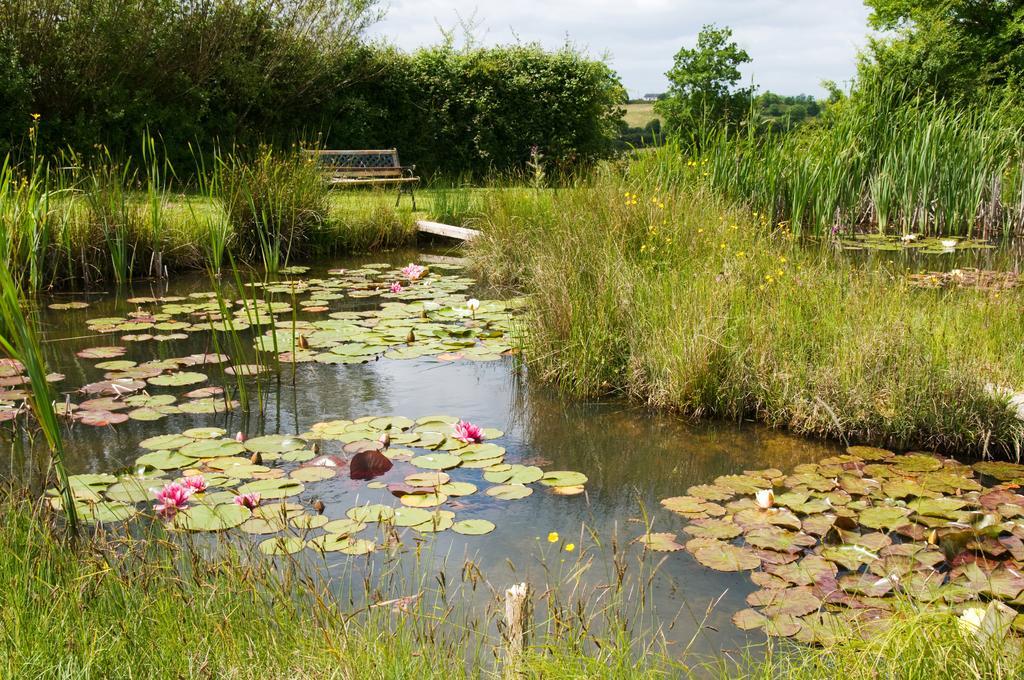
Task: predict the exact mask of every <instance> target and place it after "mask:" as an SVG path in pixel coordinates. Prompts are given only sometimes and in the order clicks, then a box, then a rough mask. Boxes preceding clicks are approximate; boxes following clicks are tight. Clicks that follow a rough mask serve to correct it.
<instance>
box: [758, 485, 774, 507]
mask: <svg viewBox="0 0 1024 680" xmlns="http://www.w3.org/2000/svg"><path fill="white" fill-rule="evenodd" d="M754 501H755V502H756V503H757V507H759V508H761V509H762V510H767V509H768V508H770V507H772V506H773V505H775V492H774V491H772V490H771V489H761V490H759V491H758V492H757V493H756V494H754Z"/></svg>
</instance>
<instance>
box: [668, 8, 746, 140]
mask: <svg viewBox="0 0 1024 680" xmlns="http://www.w3.org/2000/svg"><path fill="white" fill-rule="evenodd" d="M749 62H750V55H749V54H747V52H746V50H743V49H742V48H740V46H739V45H737V44H736V42H735V41H734V40H733V39H732V29H730V28H728V27H719V26H715V25H714V24H707V25H705V26H704V27H703V28H702V29H701V31H700V34H699V35H698V36H697V44H696V46H695V47H693V48H687V47H684V48H682V49H681V50H679V52H678V53H677V54H676V56H675V63H674V65H673V66H672V68H671V69H670V70H669V71H668V73H666V74H665V75H666V76H667V77H668V80H669V90H668V92H667V96H666V97H665V98H664V99H662V100H660V101H658V102H657V103H656V104H655V110H656V111H657V112H658V113H659V114H661V115H662V116H664V117H665V121H666V124H667V126H668V127H669V128H670V129H681V128H684V127H686V126H688V125H694V124H697V123H699V122H700V121H703V120H709V121H712V122H727V121H729V120H738V119H739V118H741V117H742V116H743V114H744V112H745V109H746V106H747V105H748V104H749V98H750V95H751V94H752V93H753V88H752V87H748V88H738V87H737V83H739V81H740V78H741V77H742V75H741V74H740V69H739V67H740V66H741V65H743V64H746V63H749Z"/></svg>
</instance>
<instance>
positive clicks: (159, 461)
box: [135, 450, 195, 470]
mask: <svg viewBox="0 0 1024 680" xmlns="http://www.w3.org/2000/svg"><path fill="white" fill-rule="evenodd" d="M193 463H195V459H194V458H191V457H189V456H183V455H181V454H180V453H178V452H177V451H167V450H164V451H153V452H152V453H147V454H144V455H142V456H139V457H138V458H136V459H135V464H136V465H137V466H138V465H141V466H143V467H153V468H156V469H158V470H178V469H180V468H183V467H185V466H187V465H192V464H193Z"/></svg>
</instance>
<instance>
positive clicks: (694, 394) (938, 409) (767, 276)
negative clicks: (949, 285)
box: [473, 173, 1024, 455]
mask: <svg viewBox="0 0 1024 680" xmlns="http://www.w3.org/2000/svg"><path fill="white" fill-rule="evenodd" d="M488 214H489V217H488V219H487V220H486V222H485V223H484V224H483V225H482V226H483V235H482V237H481V238H480V239H478V240H476V241H474V242H473V250H474V255H475V258H476V262H477V264H478V266H479V268H480V269H481V270H482V271H483V272H484V273H485V274H487V275H489V276H490V277H491V278H492V279H493V280H496V281H504V282H507V283H512V284H514V285H517V286H518V287H519V288H520V289H521V290H522V291H523V292H525V293H527V294H529V295H530V296H531V302H532V304H531V306H530V313H529V316H528V319H527V333H526V338H527V344H528V351H527V352H526V354H525V356H526V357H527V361H529V362H530V363H531V364H532V368H533V370H534V375H536V376H538V377H540V378H542V379H546V380H548V381H551V382H553V383H555V384H557V385H559V386H561V387H562V388H563V389H565V390H566V391H567V392H569V393H572V394H575V395H580V396H586V395H600V394H621V395H624V396H628V397H630V398H633V399H637V400H640V401H643V402H645V403H648V404H650V405H652V406H656V407H661V408H668V409H674V410H677V411H679V412H682V413H686V414H690V415H693V416H716V417H724V418H731V419H747V418H753V419H757V420H760V421H763V422H766V423H768V424H770V425H773V426H776V427H784V428H788V429H790V430H793V431H795V432H798V433H804V434H810V435H821V436H828V437H836V438H848V439H850V440H856V441H859V442H871V443H876V444H882V445H885V446H893V447H898V448H917V447H920V448H926V449H929V450H933V449H940V450H946V451H952V452H956V453H974V454H985V453H989V454H997V453H1004V454H1005V453H1009V454H1013V455H1015V454H1016V453H1017V451H1019V446H1020V442H1021V437H1022V432H1024V429H1022V421H1020V420H1019V419H1018V418H1017V417H1016V415H1015V413H1014V412H1012V411H1011V410H1010V409H1009V408H1007V405H1006V399H1005V398H1003V397H1001V396H993V394H992V393H991V389H990V388H989V387H988V386H989V385H990V384H991V385H999V386H1004V387H1008V388H1012V389H1013V390H1022V389H1024V346H1022V345H1021V343H1020V341H1019V339H1020V338H1021V337H1022V336H1024V317H1022V316H1021V315H1020V314H1019V308H1020V304H1021V302H1024V296H1022V293H1020V292H1017V291H1010V292H1004V293H1001V294H999V295H997V294H995V293H989V292H979V291H973V290H958V289H953V290H948V291H943V290H922V289H916V288H913V287H911V285H910V283H909V282H908V281H907V280H906V278H905V276H904V272H902V271H901V270H900V269H898V268H897V267H894V266H887V265H885V264H881V265H879V264H877V263H871V264H864V265H861V264H858V263H857V262H855V261H853V260H851V259H848V258H845V257H841V256H838V255H837V254H836V253H835V252H834V251H832V250H831V249H830V248H829V247H827V246H822V247H818V246H815V245H813V244H810V245H807V244H804V245H801V244H800V243H799V242H798V241H797V239H795V238H794V237H793V236H792V233H791V232H789V231H788V230H785V229H778V228H773V226H772V225H771V224H770V223H769V222H768V221H767V220H766V219H764V218H763V217H762V216H761V215H760V214H758V215H754V214H752V213H751V212H748V211H746V210H740V209H736V208H730V207H729V206H728V204H727V203H726V202H724V201H723V200H722V199H721V198H720V197H719V196H718V195H717V193H716V192H715V191H714V190H713V189H709V188H706V187H705V188H700V187H698V188H693V187H678V186H677V187H676V188H674V189H671V190H659V189H658V187H657V186H656V185H653V184H651V183H640V182H638V181H636V180H633V179H630V178H625V179H624V178H622V177H621V176H619V175H613V174H610V173H609V174H608V175H606V176H605V177H603V178H600V179H598V180H597V181H596V182H595V183H594V184H593V185H592V186H587V187H580V188H575V189H565V190H560V191H559V192H557V193H548V194H538V195H536V196H535V197H534V198H533V199H525V198H524V197H522V196H517V197H516V200H514V201H509V200H504V197H502V196H500V195H499V196H496V197H495V198H494V200H492V202H491V205H490V208H489V211H488Z"/></svg>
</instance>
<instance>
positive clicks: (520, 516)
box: [4, 253, 835, 651]
mask: <svg viewBox="0 0 1024 680" xmlns="http://www.w3.org/2000/svg"><path fill="white" fill-rule="evenodd" d="M415 257H416V256H415V255H414V254H410V253H396V254H394V255H392V256H391V257H390V258H387V257H385V258H382V256H380V255H375V256H373V261H382V259H384V260H390V261H392V262H395V263H404V262H407V261H409V260H410V259H415ZM363 261H364V262H368V261H370V260H363ZM341 264H342V265H344V266H355V265H356V263H353V262H352V261H347V262H345V263H341ZM331 266H339V263H331ZM318 273H319V272H316V271H314V272H311V273H310V276H314V275H317V274H318ZM209 286H210V284H209V282H208V281H204V280H203V279H201V278H192V279H187V280H182V281H179V282H174V283H172V284H171V286H170V292H171V293H173V294H183V293H187V292H190V291H201V290H208V289H209ZM155 292H160V291H155ZM140 294H151V293H150V292H149V291H148V290H146V291H143V290H140V288H139V287H136V289H135V290H134V291H133V292H132V293H130V294H124V293H122V294H121V295H120V296H119V297H120V299H121V300H123V299H124V298H125V297H131V295H140ZM91 301H92V302H93V304H92V306H91V307H90V308H88V309H86V310H80V311H70V312H61V313H51V312H50V311H49V310H43V312H42V320H43V323H44V326H45V329H46V334H47V340H48V343H47V352H48V354H49V356H50V359H51V360H52V361H53V366H52V368H53V370H58V371H60V372H63V373H65V374H66V375H67V379H66V380H65V381H64V382H63V383H61V384H60V387H61V388H62V389H72V388H74V387H77V386H79V385H82V384H85V383H87V382H90V381H92V380H96V379H98V376H99V375H100V374H101V371H99V370H98V369H96V368H95V367H94V366H93V364H94V362H92V361H87V360H80V359H77V358H75V356H74V352H75V351H77V350H79V349H81V348H84V347H90V346H95V345H98V344H105V343H107V342H109V340H107V339H106V337H101V338H97V337H81V336H82V335H83V333H82V332H81V329H83V328H84V321H85V319H87V318H92V317H97V316H103V315H106V314H108V313H113V311H114V310H115V309H117V310H120V313H123V312H124V311H125V305H124V303H123V302H119V301H117V298H116V297H115V296H107V297H105V298H102V299H96V298H92V299H91ZM350 302H351V301H338V302H336V303H335V307H334V308H335V309H339V308H352V307H351V306H348V307H341V306H339V305H341V304H345V305H348V304H349V303H350ZM355 302H358V303H359V308H366V305H367V303H366V302H365V301H355ZM207 335H208V334H207V333H196V334H194V335H193V336H191V337H190V338H189V339H188V340H181V341H171V342H167V343H145V344H143V343H139V344H135V345H132V346H130V347H129V351H128V354H127V356H126V357H125V358H126V359H133V360H139V361H144V360H149V359H152V358H154V355H155V356H157V357H163V358H166V357H176V356H184V355H187V354H191V353H195V352H204V351H212V350H211V349H210V348H209V347H208V346H207V342H208V338H207V337H205V336H207ZM211 375H212V373H211ZM249 380H250V382H251V383H252V384H254V385H255V379H249ZM217 382H218V381H217V380H216V379H212V380H211V383H212V384H216V383H217ZM261 385H262V389H263V390H264V391H265V394H264V397H265V409H264V412H263V413H262V414H260V415H254V416H251V417H250V418H248V419H243V418H242V417H241V416H239V415H238V414H237V413H236V414H220V415H200V416H187V415H175V416H170V417H169V418H167V419H165V420H161V421H157V422H149V423H147V422H135V421H129V422H127V423H124V424H122V425H119V426H117V427H116V428H88V427H83V426H81V425H79V426H76V427H75V428H74V430H73V431H72V433H71V435H70V436H69V438H68V440H69V445H68V465H69V467H70V468H71V471H72V472H73V473H78V472H91V471H95V472H100V471H113V470H117V469H120V468H123V467H125V466H130V465H131V464H132V463H133V461H134V460H135V458H136V457H137V456H138V455H140V453H142V451H141V450H140V449H139V447H138V446H137V442H139V441H141V440H142V439H144V438H146V437H150V436H153V435H157V434H162V433H166V432H180V431H181V430H183V429H185V428H188V427H197V426H204V425H217V426H221V427H225V428H226V429H228V430H229V431H230V432H234V431H235V430H244V431H246V432H247V433H248V434H249V435H250V436H253V435H256V434H261V433H272V432H284V433H299V432H302V431H304V430H308V429H309V428H310V427H311V426H312V425H313V424H314V423H317V422H322V421H326V420H333V419H342V418H347V419H352V418H356V417H359V416H363V415H402V416H407V417H410V418H418V417H421V416H426V415H434V414H446V415H452V416H457V417H460V418H464V419H467V420H471V421H473V422H475V423H478V424H480V425H482V426H484V427H495V428H499V429H501V430H504V431H505V433H506V434H505V436H504V437H503V438H502V439H501V440H500V441H499V442H497V443H499V444H501V445H502V446H504V447H506V449H507V451H508V453H507V456H506V462H509V463H517V462H525V463H531V464H537V465H541V466H543V467H544V468H545V469H546V470H578V471H581V472H583V473H584V474H586V475H587V477H588V478H589V482H588V484H587V485H586V494H585V495H581V496H573V497H563V496H558V495H555V494H552V493H550V492H549V491H547V490H546V489H545V488H543V487H538V488H536V490H535V492H534V493H533V495H531V496H529V497H527V498H525V499H523V500H518V501H499V500H495V499H493V498H491V497H488V496H486V495H484V494H483V493H477V494H474V495H473V496H472V497H468V498H464V499H461V500H460V502H459V505H461V506H463V507H457V506H456V508H457V515H458V519H471V518H484V519H489V520H491V521H493V522H495V524H497V529H496V530H495V531H494V532H493V533H491V534H488V535H486V536H480V537H464V536H460V535H457V534H454V533H452V532H450V531H448V532H444V533H442V534H439V535H437V536H436V537H434V538H433V539H429V541H428V542H430V543H431V546H430V549H429V550H428V551H427V552H428V553H429V554H430V555H431V556H432V557H431V559H433V560H434V566H439V565H440V564H441V562H442V561H443V560H444V559H445V558H447V563H448V565H449V567H451V568H454V569H455V570H456V571H455V577H456V578H457V575H458V571H457V570H458V568H460V567H461V566H462V564H463V561H464V560H465V559H471V560H472V561H473V562H474V563H476V564H477V565H479V567H480V568H481V570H482V571H483V573H484V574H485V575H486V578H487V580H488V582H489V583H490V584H491V585H492V586H493V587H494V588H495V589H498V590H503V589H504V587H506V586H507V585H510V584H512V583H516V582H519V581H523V580H529V581H533V582H540V583H544V582H547V581H548V580H550V578H551V577H550V576H545V575H543V574H542V571H543V570H544V569H552V568H556V569H557V568H564V567H562V566H561V565H563V564H565V563H571V562H573V561H574V560H575V559H576V555H578V554H579V553H578V552H577V553H576V555H572V556H569V555H568V554H566V553H563V554H557V550H556V549H555V548H553V547H552V546H550V545H548V544H547V541H546V536H547V534H548V533H549V532H558V533H559V534H560V535H561V536H562V537H566V538H567V540H571V541H573V542H575V543H576V544H577V545H579V546H580V550H582V549H584V548H586V550H588V551H589V552H591V553H592V554H593V555H594V556H595V558H596V560H597V562H596V566H595V567H594V568H593V569H592V573H593V576H592V581H593V583H595V584H596V583H597V582H599V581H600V580H601V579H604V578H607V576H608V574H609V573H610V571H611V568H610V565H609V560H610V552H611V548H610V547H609V546H610V542H611V539H612V537H613V536H614V537H617V540H618V543H619V549H622V548H623V545H624V544H626V543H627V542H628V541H630V540H632V539H634V538H636V537H637V536H639V535H640V534H642V533H644V525H643V517H644V515H645V513H646V514H648V515H649V521H651V522H652V524H653V530H654V531H671V532H680V529H681V526H682V521H680V519H679V518H677V517H676V516H675V515H673V514H672V513H669V512H667V511H665V510H664V509H662V508H661V507H660V505H659V503H658V501H659V500H660V499H662V498H665V497H668V496H674V495H680V494H682V493H685V491H686V489H687V487H689V486H690V485H693V484H702V483H709V482H711V481H712V480H713V479H714V478H715V477H716V476H718V475H722V474H731V473H736V472H739V471H742V470H744V469H755V468H765V467H778V468H781V469H783V470H788V469H790V468H792V467H793V466H794V465H796V464H799V463H801V462H806V461H812V460H817V459H819V458H822V457H824V456H827V455H831V454H832V453H833V452H834V451H835V448H834V447H833V446H831V445H828V444H823V443H817V442H809V441H805V440H800V439H796V438H793V437H789V436H787V435H785V434H782V433H779V432H775V431H770V430H767V429H763V428H759V427H756V426H754V425H750V424H735V423H713V424H699V425H698V424H690V423H687V422H685V421H682V420H680V419H678V418H675V417H672V416H669V415H663V414H653V413H650V412H648V411H646V410H644V409H642V408H636V407H633V406H631V405H628V404H624V403H619V402H574V401H566V400H563V399H561V398H559V396H558V395H556V394H554V393H553V392H552V391H550V390H548V389H545V388H543V387H540V386H537V385H533V384H531V383H530V382H529V380H528V375H527V373H526V371H525V369H524V368H523V367H522V366H521V365H520V363H519V362H517V360H516V359H515V358H513V357H503V358H502V360H501V361H498V362H490V363H473V362H468V361H461V362H455V363H443V362H439V361H437V360H435V359H433V358H424V359H415V360H407V361H396V360H387V359H381V360H379V361H375V362H371V363H368V364H364V365H355V366H345V365H322V364H301V365H297V366H295V367H294V373H293V371H292V366H282V372H281V374H280V375H278V376H275V377H272V378H269V379H264V380H263V381H262V383H261ZM324 444H325V446H324V449H323V451H322V453H341V444H340V443H338V442H324ZM4 469H5V470H7V471H9V474H12V475H17V476H19V477H21V478H30V477H31V475H32V474H33V468H32V466H31V464H30V462H24V461H22V462H19V461H18V460H17V456H14V457H12V458H11V462H10V463H9V464H8V465H6V466H4ZM415 471H419V470H417V469H416V468H413V467H412V466H411V465H409V464H408V463H403V462H398V463H396V465H395V467H394V468H393V469H392V470H391V471H390V472H389V473H387V474H386V475H385V476H384V477H383V478H382V480H383V481H385V482H391V481H401V480H402V479H403V478H404V477H405V476H406V475H408V474H410V473H412V472H415ZM453 477H455V478H457V479H458V480H460V481H469V482H472V483H475V484H477V485H478V486H479V487H480V488H481V490H482V489H483V488H486V486H487V485H488V483H487V482H485V481H483V479H482V474H481V471H479V470H460V471H458V473H457V474H453ZM535 486H536V485H535ZM314 498H320V499H322V500H323V501H324V503H325V504H326V510H325V514H326V515H327V516H328V517H330V518H332V519H335V518H341V517H344V516H345V511H346V510H347V509H348V508H350V507H352V506H353V505H356V504H357V503H362V502H366V501H370V502H384V503H388V504H392V505H397V503H396V502H395V501H394V499H393V498H392V497H391V495H390V494H389V493H388V492H387V490H385V489H371V488H368V487H367V483H366V482H355V481H352V480H348V479H347V478H345V477H338V478H335V479H330V480H326V481H321V482H315V483H311V484H308V485H307V490H306V492H305V494H304V495H303V496H302V497H301V500H302V501H303V502H304V503H306V504H307V505H308V503H309V502H310V501H311V500H313V499H314ZM588 532H594V535H595V536H596V537H598V538H600V539H601V541H602V546H603V547H602V548H600V549H597V548H594V547H593V540H592V539H591V538H590V537H588V535H587V534H588ZM681 535H682V537H683V538H685V534H681ZM627 549H628V551H629V560H631V561H632V562H634V563H635V561H636V558H637V557H638V556H639V554H640V550H639V548H638V547H637V546H636V545H632V546H629V547H628V548H627ZM542 551H543V553H544V555H545V557H543V559H541V557H540V555H541V552H542ZM307 552H308V551H307ZM663 557H664V558H665V559H664V562H663V563H662V564H661V566H660V568H659V571H658V576H657V577H656V578H655V579H654V581H653V583H652V585H651V591H650V593H649V594H650V595H652V598H651V600H650V602H649V603H648V604H647V605H646V613H647V615H648V616H656V617H658V618H659V619H660V620H661V621H663V622H665V623H666V624H668V623H671V622H674V625H673V626H672V627H671V628H670V629H666V631H665V632H666V634H667V635H668V636H669V637H670V638H671V639H675V640H679V641H686V640H688V639H689V638H691V637H692V636H693V634H694V631H695V626H696V623H695V622H696V621H699V620H700V619H701V618H703V616H704V612H705V609H706V608H707V606H708V605H709V603H711V602H713V601H714V600H716V599H717V598H719V596H722V594H723V593H725V596H724V598H723V599H722V601H721V602H720V603H719V605H718V606H717V608H716V609H715V610H714V611H713V612H712V614H711V615H710V617H709V619H708V622H707V623H708V628H707V629H706V630H705V633H704V635H703V636H702V637H701V638H700V640H699V643H698V645H697V649H702V650H704V651H714V650H716V649H720V648H722V647H730V646H734V645H736V644H738V643H740V642H741V641H742V640H743V639H744V638H743V637H742V634H741V633H739V631H737V630H736V629H735V628H734V627H733V626H732V624H731V623H730V622H729V620H728V618H729V616H730V615H731V613H732V612H734V611H736V610H737V609H740V608H742V607H744V606H745V605H744V604H743V598H744V597H745V596H746V595H747V594H748V593H750V592H752V591H753V590H754V589H755V588H754V586H753V585H752V584H751V582H750V580H749V578H748V576H747V575H746V574H740V575H729V574H722V573H718V572H713V571H711V570H709V569H705V568H704V567H702V566H700V565H699V564H697V563H696V562H695V561H694V560H693V558H692V557H691V556H690V555H689V554H687V553H685V552H679V553H674V554H669V555H663V554H658V555H651V556H648V562H649V563H650V564H654V563H657V562H658V561H660V560H661V559H662V558H663ZM310 559H311V558H310ZM317 559H319V558H317ZM361 559H362V558H345V557H340V558H339V557H338V556H337V555H332V556H331V557H330V559H329V560H328V564H329V565H332V566H331V568H332V569H335V570H337V571H338V572H339V573H340V572H342V571H345V570H346V569H349V568H355V567H351V564H352V562H353V560H356V561H358V560H361ZM562 560H565V562H562ZM588 578H591V577H590V576H588ZM477 597H479V598H480V599H481V600H482V601H483V600H486V598H487V597H488V593H487V591H486V589H481V590H480V591H479V592H478V593H477Z"/></svg>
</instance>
